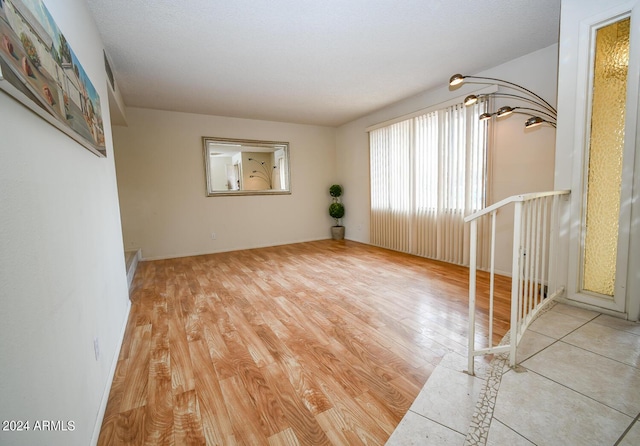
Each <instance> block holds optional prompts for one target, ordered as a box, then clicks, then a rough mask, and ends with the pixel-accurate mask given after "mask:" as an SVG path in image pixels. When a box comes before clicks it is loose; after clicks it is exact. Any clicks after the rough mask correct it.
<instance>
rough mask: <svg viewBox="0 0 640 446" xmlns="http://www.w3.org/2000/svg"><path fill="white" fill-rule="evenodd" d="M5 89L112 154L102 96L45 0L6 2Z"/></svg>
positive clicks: (1, 32) (0, 11)
mask: <svg viewBox="0 0 640 446" xmlns="http://www.w3.org/2000/svg"><path fill="white" fill-rule="evenodd" d="M0 90H2V91H4V92H6V93H8V94H9V95H11V96H12V97H14V98H15V99H17V100H18V101H20V102H21V103H22V104H24V105H25V106H27V107H29V108H30V109H31V110H32V111H34V112H35V113H36V114H38V115H39V116H40V117H42V118H43V119H45V120H47V121H48V122H49V123H51V124H52V125H54V126H55V127H57V128H58V129H60V130H61V131H63V132H64V133H66V134H67V135H69V136H70V137H71V138H73V139H74V140H76V141H77V142H79V143H80V144H82V145H83V146H85V147H86V148H87V149H89V150H90V151H92V152H93V153H95V154H96V155H98V156H106V153H107V152H106V147H105V139H104V125H103V122H102V109H101V107H100V96H99V95H98V93H97V91H96V89H95V88H94V86H93V84H92V83H91V81H90V80H89V77H88V76H87V74H86V72H85V71H84V69H83V68H82V65H81V64H80V62H79V61H78V59H77V57H76V55H75V53H74V52H73V50H72V49H71V47H70V46H69V44H68V43H67V40H66V39H65V37H64V35H63V34H62V33H61V32H60V30H59V29H58V26H57V25H56V23H55V21H54V20H53V18H52V17H51V14H49V11H48V10H47V8H46V7H45V6H44V4H43V3H42V0H0Z"/></svg>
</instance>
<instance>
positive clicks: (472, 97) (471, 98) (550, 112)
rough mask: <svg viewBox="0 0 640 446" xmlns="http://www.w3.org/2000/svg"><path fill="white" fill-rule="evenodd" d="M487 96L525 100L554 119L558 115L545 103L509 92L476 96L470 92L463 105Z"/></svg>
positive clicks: (473, 102)
mask: <svg viewBox="0 0 640 446" xmlns="http://www.w3.org/2000/svg"><path fill="white" fill-rule="evenodd" d="M489 96H493V97H496V98H516V99H519V100H521V101H525V102H528V103H530V104H533V105H535V106H537V107H540V108H542V109H543V110H545V113H548V116H550V117H553V119H556V117H557V115H558V112H557V111H556V109H555V108H553V107H548V106H547V105H545V104H543V103H540V102H538V101H535V100H533V99H531V98H527V97H525V96H519V95H517V94H510V93H489V94H481V95H478V96H476V95H475V94H470V95H469V96H467V97H466V98H464V105H466V106H469V105H473V104H475V103H476V102H477V101H478V99H480V98H483V97H489Z"/></svg>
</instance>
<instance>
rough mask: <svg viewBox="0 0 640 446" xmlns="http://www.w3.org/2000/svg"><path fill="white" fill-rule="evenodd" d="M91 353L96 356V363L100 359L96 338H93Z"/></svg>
mask: <svg viewBox="0 0 640 446" xmlns="http://www.w3.org/2000/svg"><path fill="white" fill-rule="evenodd" d="M93 352H94V353H95V355H96V361H97V360H98V358H99V357H100V343H99V342H98V338H93Z"/></svg>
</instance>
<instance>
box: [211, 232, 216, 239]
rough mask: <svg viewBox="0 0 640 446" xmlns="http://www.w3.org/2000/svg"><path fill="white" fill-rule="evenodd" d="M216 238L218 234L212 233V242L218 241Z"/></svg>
mask: <svg viewBox="0 0 640 446" xmlns="http://www.w3.org/2000/svg"><path fill="white" fill-rule="evenodd" d="M216 237H217V235H216V233H215V232H212V233H211V240H215V239H216Z"/></svg>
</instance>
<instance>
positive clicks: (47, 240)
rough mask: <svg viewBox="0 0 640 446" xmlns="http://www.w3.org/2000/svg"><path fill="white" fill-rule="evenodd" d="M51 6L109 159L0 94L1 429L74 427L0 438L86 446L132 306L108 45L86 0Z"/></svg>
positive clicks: (50, 1) (52, 0)
mask: <svg viewBox="0 0 640 446" xmlns="http://www.w3.org/2000/svg"><path fill="white" fill-rule="evenodd" d="M46 5H47V8H48V9H49V10H50V12H51V15H52V16H53V17H54V19H55V20H56V22H57V24H58V26H59V28H60V29H61V30H62V31H63V33H64V35H65V37H66V38H67V40H68V42H69V44H70V45H71V47H72V49H73V51H74V52H75V53H76V55H77V56H78V59H79V60H80V62H81V63H82V65H83V67H84V69H85V70H86V72H87V74H88V76H89V77H90V79H91V80H92V82H93V84H94V86H95V87H96V89H97V91H98V93H99V95H100V98H101V100H102V101H101V102H102V116H103V118H104V120H105V136H106V140H107V153H108V156H107V158H99V157H97V156H96V155H94V154H93V153H91V152H89V151H88V150H87V149H85V148H84V147H82V146H80V145H79V144H78V143H76V142H75V141H74V140H72V139H71V138H69V137H68V136H67V135H65V134H63V133H62V132H60V131H59V130H57V129H56V128H54V127H53V126H51V125H50V124H48V123H47V122H45V121H44V120H42V119H40V118H39V117H38V116H37V115H35V114H34V113H32V112H31V111H30V110H28V109H27V108H25V107H24V106H22V105H20V104H19V103H17V102H16V101H14V100H13V99H11V98H10V97H8V96H7V95H6V94H5V93H3V92H0V135H1V136H0V305H1V307H2V309H1V310H0V340H1V341H0V358H1V359H0V363H1V365H0V395H2V397H1V400H2V402H1V403H0V419H2V420H30V421H31V423H32V426H33V422H34V421H35V420H63V421H64V422H66V421H74V423H75V430H74V431H73V432H36V431H33V430H31V431H29V432H16V433H11V432H0V443H2V444H7V445H9V444H10V445H34V444H47V445H65V446H68V445H78V446H85V445H88V444H91V443H92V436H93V435H94V432H97V431H95V428H96V426H97V427H98V428H99V425H100V423H101V421H102V419H101V417H102V410H103V408H104V404H106V396H107V394H108V390H109V388H110V385H111V377H112V372H113V370H114V369H113V366H114V364H115V361H114V359H116V358H117V355H118V352H119V348H120V342H121V335H122V330H123V327H124V324H125V322H126V317H127V311H128V304H129V299H128V291H127V282H126V274H125V266H124V257H123V250H122V237H121V232H120V211H119V207H118V196H117V189H116V175H115V168H114V157H113V150H112V144H111V131H110V121H109V111H108V107H107V104H108V101H107V97H108V95H107V89H106V85H107V79H106V74H105V69H104V62H103V56H102V48H103V45H102V42H101V40H100V36H99V35H98V32H97V31H96V29H95V25H94V23H93V19H92V17H91V16H90V14H89V12H88V11H87V7H86V3H85V2H84V1H83V0H64V1H62V0H47V1H46ZM94 338H97V339H98V343H99V347H100V355H99V357H98V359H97V360H96V358H95V356H94V348H93V339H94ZM94 439H95V438H94Z"/></svg>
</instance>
